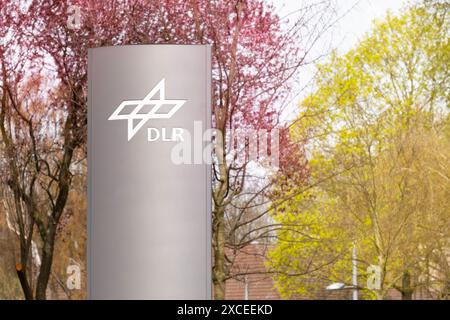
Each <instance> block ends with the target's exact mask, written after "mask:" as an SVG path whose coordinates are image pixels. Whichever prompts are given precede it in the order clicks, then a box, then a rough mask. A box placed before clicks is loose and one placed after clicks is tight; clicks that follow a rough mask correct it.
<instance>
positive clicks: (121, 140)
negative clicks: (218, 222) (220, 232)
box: [88, 45, 211, 299]
mask: <svg viewBox="0 0 450 320" xmlns="http://www.w3.org/2000/svg"><path fill="white" fill-rule="evenodd" d="M210 56H211V51H210V47H209V46H199V45H136V46H121V47H104V48H95V49H90V50H89V71H88V81H89V101H88V105H89V111H88V113H89V114H88V127H89V129H88V149H89V151H88V163H89V165H88V175H89V186H88V193H89V195H88V196H89V213H88V220H89V221H88V282H89V284H88V291H89V292H88V295H89V298H90V299H210V298H211V179H210V174H211V172H210V166H209V165H206V164H200V165H175V164H172V162H171V161H170V152H171V149H172V147H173V146H174V144H176V142H167V141H161V140H158V141H153V142H149V141H147V128H150V127H152V128H157V129H162V128H174V127H177V128H185V129H188V130H190V131H191V132H193V127H194V121H201V122H202V123H203V127H204V128H209V127H210V117H211V114H210V110H211V109H210V107H211V106H210V102H211V78H210V77H211V58H210ZM162 78H164V79H165V89H166V99H185V100H187V102H186V103H185V104H184V105H183V106H182V107H181V108H180V109H179V110H178V112H177V113H175V114H174V115H173V117H172V118H170V119H150V120H149V121H148V122H147V123H146V124H145V125H144V127H143V128H142V129H141V130H140V131H139V132H137V134H136V135H135V136H134V137H133V138H132V139H131V140H130V141H128V140H127V121H125V120H119V121H108V118H109V117H110V115H111V114H112V113H113V111H114V110H115V109H116V108H117V107H118V106H119V104H120V103H121V102H122V101H124V100H133V99H142V98H144V97H145V96H146V94H148V93H149V91H150V90H151V89H152V88H153V87H154V86H155V85H156V84H157V83H158V82H159V81H160V80H161V79H162Z"/></svg>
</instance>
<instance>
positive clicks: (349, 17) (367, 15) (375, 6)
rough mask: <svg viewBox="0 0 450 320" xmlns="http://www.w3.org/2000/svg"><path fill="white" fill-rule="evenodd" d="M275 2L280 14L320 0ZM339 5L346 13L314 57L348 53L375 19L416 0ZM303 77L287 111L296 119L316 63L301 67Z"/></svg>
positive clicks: (345, 0) (349, 0) (343, 1)
mask: <svg viewBox="0 0 450 320" xmlns="http://www.w3.org/2000/svg"><path fill="white" fill-rule="evenodd" d="M267 1H268V2H272V3H273V4H274V5H275V7H276V10H277V13H278V14H279V15H280V17H283V16H285V15H287V14H289V13H291V12H295V11H296V10H298V9H299V8H302V7H303V6H304V5H305V4H307V3H312V2H314V1H320V0H267ZM334 1H335V2H334V3H335V7H336V11H337V13H336V16H337V17H342V18H341V19H339V21H338V22H337V23H336V24H335V25H334V27H333V29H332V30H330V31H329V32H328V34H327V35H326V36H325V37H323V39H322V40H321V41H319V42H318V44H317V45H316V46H315V50H314V51H313V52H312V53H311V56H310V59H311V58H315V56H317V55H322V54H325V53H328V52H329V51H330V48H335V49H337V50H338V51H339V53H345V52H346V51H348V50H349V49H351V48H352V47H354V46H355V45H356V44H357V42H358V40H359V39H361V38H362V37H363V36H364V34H365V33H366V32H368V31H369V30H370V29H371V26H372V21H373V20H374V19H383V17H385V16H386V14H387V12H388V10H391V11H392V12H393V13H394V14H395V13H396V12H398V11H399V10H400V9H401V8H402V7H403V6H405V5H406V4H408V3H410V2H417V1H415V0H410V1H408V0H334ZM301 71H302V73H301V74H302V77H301V80H300V81H299V83H298V87H297V88H295V91H296V92H295V97H294V99H293V101H292V103H291V106H290V107H289V108H288V111H287V112H286V118H288V119H292V117H295V114H296V112H297V105H298V102H299V101H300V100H301V99H302V97H304V96H305V94H306V92H307V91H302V92H301V93H299V92H300V91H301V89H302V88H303V87H304V86H305V85H307V84H308V83H309V82H310V79H311V77H312V76H313V75H314V67H313V66H310V67H306V68H304V69H302V70H301Z"/></svg>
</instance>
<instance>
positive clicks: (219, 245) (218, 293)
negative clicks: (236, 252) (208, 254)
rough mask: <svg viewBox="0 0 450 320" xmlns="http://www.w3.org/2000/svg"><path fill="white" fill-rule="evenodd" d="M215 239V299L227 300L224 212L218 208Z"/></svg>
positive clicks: (215, 216)
mask: <svg viewBox="0 0 450 320" xmlns="http://www.w3.org/2000/svg"><path fill="white" fill-rule="evenodd" d="M213 224H214V225H213V230H214V239H213V249H214V267H213V284H214V299H215V300H223V299H225V230H224V210H223V208H217V209H216V211H215V214H214V222H213Z"/></svg>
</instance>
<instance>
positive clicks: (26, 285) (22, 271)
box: [16, 263, 33, 300]
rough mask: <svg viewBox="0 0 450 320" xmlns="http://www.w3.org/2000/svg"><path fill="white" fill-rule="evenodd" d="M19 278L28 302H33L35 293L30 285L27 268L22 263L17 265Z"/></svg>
mask: <svg viewBox="0 0 450 320" xmlns="http://www.w3.org/2000/svg"><path fill="white" fill-rule="evenodd" d="M16 272H17V277H18V278H19V281H20V286H21V287H22V291H23V294H24V296H25V299H26V300H33V292H32V291H31V288H30V284H29V283H28V279H27V273H26V268H24V266H23V265H22V264H21V263H18V264H16Z"/></svg>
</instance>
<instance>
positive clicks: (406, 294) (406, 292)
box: [401, 271, 414, 300]
mask: <svg viewBox="0 0 450 320" xmlns="http://www.w3.org/2000/svg"><path fill="white" fill-rule="evenodd" d="M401 293H402V300H412V298H413V293H414V289H413V288H412V287H411V275H410V273H409V271H405V272H404V273H403V277H402V290H401Z"/></svg>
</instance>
